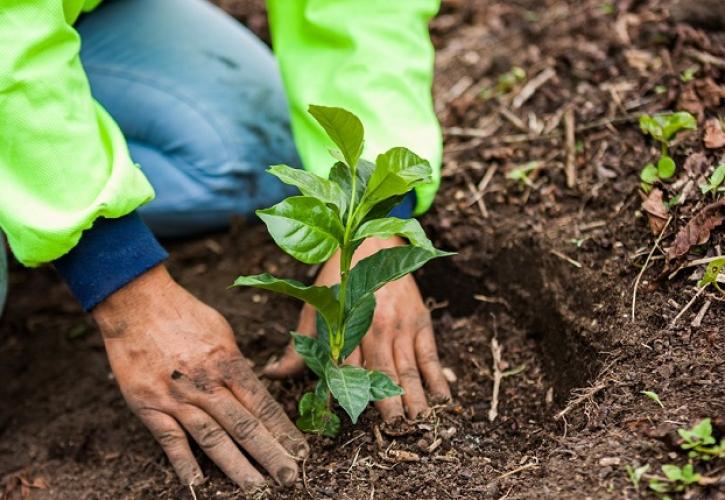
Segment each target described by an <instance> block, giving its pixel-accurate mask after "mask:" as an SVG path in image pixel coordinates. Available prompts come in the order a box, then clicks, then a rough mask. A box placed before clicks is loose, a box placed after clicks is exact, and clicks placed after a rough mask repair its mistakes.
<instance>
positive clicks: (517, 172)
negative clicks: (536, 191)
mask: <svg viewBox="0 0 725 500" xmlns="http://www.w3.org/2000/svg"><path fill="white" fill-rule="evenodd" d="M539 165H540V162H538V161H530V162H528V163H526V164H524V165H521V166H520V167H516V168H514V169H513V170H511V171H510V172H508V173H507V174H506V178H507V179H510V180H512V181H518V182H519V184H520V186H521V187H522V188H523V187H524V186H529V187H532V186H533V183H532V182H531V179H530V178H529V175H530V174H531V172H533V171H535V170H537V169H538V168H539Z"/></svg>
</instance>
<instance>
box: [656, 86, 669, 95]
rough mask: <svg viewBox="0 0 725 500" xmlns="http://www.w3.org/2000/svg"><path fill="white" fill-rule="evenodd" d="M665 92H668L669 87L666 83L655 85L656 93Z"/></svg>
mask: <svg viewBox="0 0 725 500" xmlns="http://www.w3.org/2000/svg"><path fill="white" fill-rule="evenodd" d="M665 92H667V87H666V86H664V85H656V86H655V94H657V95H662V94H664V93H665Z"/></svg>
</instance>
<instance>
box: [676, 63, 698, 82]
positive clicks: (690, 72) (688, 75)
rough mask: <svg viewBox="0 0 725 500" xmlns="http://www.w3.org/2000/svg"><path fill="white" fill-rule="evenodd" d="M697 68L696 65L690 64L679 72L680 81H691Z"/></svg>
mask: <svg viewBox="0 0 725 500" xmlns="http://www.w3.org/2000/svg"><path fill="white" fill-rule="evenodd" d="M699 69H700V68H699V67H697V66H690V67H689V68H687V69H686V70H685V71H683V72H682V73H680V80H681V81H682V83H687V82H691V81H692V80H694V79H695V75H696V74H697V71H698V70H699Z"/></svg>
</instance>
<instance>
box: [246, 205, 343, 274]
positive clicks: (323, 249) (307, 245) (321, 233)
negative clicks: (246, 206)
mask: <svg viewBox="0 0 725 500" xmlns="http://www.w3.org/2000/svg"><path fill="white" fill-rule="evenodd" d="M257 215H259V217H260V218H261V219H262V220H263V221H264V223H265V224H267V229H268V230H269V233H270V234H271V235H272V238H274V241H275V242H276V243H277V245H279V247H280V248H281V249H282V250H284V251H285V252H287V253H288V254H290V255H291V256H292V257H294V258H295V259H297V260H300V261H302V262H304V263H305V264H319V263H321V262H325V261H327V260H328V259H329V258H330V257H332V254H334V253H335V250H337V248H338V246H339V244H340V242H341V241H342V238H343V232H344V230H343V227H342V224H341V223H340V220H339V219H338V217H337V215H336V214H335V212H334V211H333V210H332V209H331V208H330V207H328V206H327V205H325V204H324V203H323V202H321V201H319V200H317V199H315V198H312V197H310V196H292V197H290V198H287V199H286V200H283V201H281V202H279V203H277V204H276V205H274V206H272V207H270V208H267V209H264V210H257Z"/></svg>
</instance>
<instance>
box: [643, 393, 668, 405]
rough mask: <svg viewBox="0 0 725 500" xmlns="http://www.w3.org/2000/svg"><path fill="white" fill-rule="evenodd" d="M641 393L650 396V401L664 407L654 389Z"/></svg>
mask: <svg viewBox="0 0 725 500" xmlns="http://www.w3.org/2000/svg"><path fill="white" fill-rule="evenodd" d="M642 394H644V395H645V396H647V397H648V398H650V399H651V400H652V401H654V402H655V403H657V404H658V405H660V408H664V407H665V405H663V404H662V401H661V400H660V397H659V395H658V394H657V393H656V392H654V391H642Z"/></svg>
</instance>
